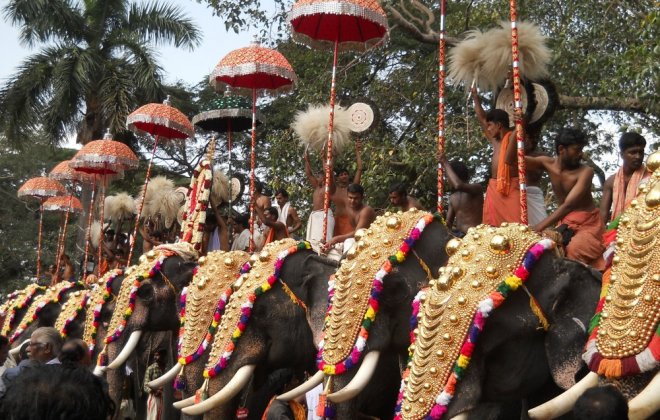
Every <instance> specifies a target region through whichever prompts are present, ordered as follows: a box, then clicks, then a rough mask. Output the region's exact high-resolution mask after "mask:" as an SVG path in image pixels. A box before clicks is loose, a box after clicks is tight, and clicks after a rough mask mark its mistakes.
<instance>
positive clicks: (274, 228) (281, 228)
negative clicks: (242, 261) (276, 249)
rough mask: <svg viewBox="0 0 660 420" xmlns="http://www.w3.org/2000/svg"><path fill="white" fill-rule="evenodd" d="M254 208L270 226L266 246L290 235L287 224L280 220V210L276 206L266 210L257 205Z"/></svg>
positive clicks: (260, 218)
mask: <svg viewBox="0 0 660 420" xmlns="http://www.w3.org/2000/svg"><path fill="white" fill-rule="evenodd" d="M254 210H255V211H256V212H257V215H258V216H259V220H261V223H263V224H264V225H266V226H268V227H269V228H270V229H269V230H268V234H267V235H266V239H265V241H264V246H265V245H268V244H269V243H271V242H275V241H277V240H280V239H284V238H288V237H289V231H288V230H287V228H286V225H285V224H284V223H282V222H280V221H279V220H278V219H279V212H278V211H277V208H276V207H272V206H271V207H268V208H266V211H265V212H264V211H263V210H262V209H261V207H258V206H255V207H254Z"/></svg>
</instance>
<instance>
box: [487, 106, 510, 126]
mask: <svg viewBox="0 0 660 420" xmlns="http://www.w3.org/2000/svg"><path fill="white" fill-rule="evenodd" d="M486 122H492V123H495V124H500V125H502V127H504V128H509V114H507V113H506V111H504V110H503V109H497V108H495V109H491V110H490V111H488V112H487V113H486Z"/></svg>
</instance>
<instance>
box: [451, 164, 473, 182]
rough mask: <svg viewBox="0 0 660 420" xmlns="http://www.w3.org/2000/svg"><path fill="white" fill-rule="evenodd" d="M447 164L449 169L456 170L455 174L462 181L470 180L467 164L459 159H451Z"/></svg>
mask: <svg viewBox="0 0 660 420" xmlns="http://www.w3.org/2000/svg"><path fill="white" fill-rule="evenodd" d="M449 166H451V169H453V170H454V172H456V175H457V176H458V177H459V178H460V179H461V181H463V182H468V181H469V180H470V169H468V167H467V165H466V164H465V163H463V162H461V161H460V160H452V161H451V162H449Z"/></svg>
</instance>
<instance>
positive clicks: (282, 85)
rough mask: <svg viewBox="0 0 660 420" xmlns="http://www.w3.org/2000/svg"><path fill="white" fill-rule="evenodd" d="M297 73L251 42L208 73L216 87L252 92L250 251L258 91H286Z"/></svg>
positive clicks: (291, 85)
mask: <svg viewBox="0 0 660 420" xmlns="http://www.w3.org/2000/svg"><path fill="white" fill-rule="evenodd" d="M296 80H297V77H296V73H295V72H294V71H293V68H292V67H291V64H289V62H288V61H287V59H286V58H284V56H283V55H282V54H280V53H279V52H277V51H275V50H271V49H269V48H264V47H262V46H260V45H259V44H258V43H256V42H254V43H252V45H250V46H249V47H244V48H239V49H237V50H234V51H232V52H230V53H229V54H227V55H226V56H225V57H224V58H223V59H222V60H220V62H219V63H218V65H217V66H215V69H214V70H213V72H212V73H211V75H210V76H209V82H210V83H211V85H212V86H215V88H216V90H218V91H222V90H223V89H224V87H225V86H231V87H233V88H234V89H236V90H237V91H239V92H240V91H243V92H246V91H247V92H251V93H252V142H251V149H250V252H252V251H253V250H254V189H255V173H254V171H255V168H256V163H257V162H256V161H257V155H256V143H257V91H262V92H273V93H274V92H285V91H288V90H291V89H292V88H293V85H294V84H295V83H296Z"/></svg>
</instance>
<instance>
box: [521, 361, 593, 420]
mask: <svg viewBox="0 0 660 420" xmlns="http://www.w3.org/2000/svg"><path fill="white" fill-rule="evenodd" d="M596 385H598V374H597V373H594V372H589V373H588V374H587V376H585V377H584V378H582V379H580V382H578V383H576V384H575V385H573V386H572V387H570V388H569V389H567V390H566V391H564V393H562V394H561V395H558V396H556V397H555V398H553V399H551V400H550V401H548V402H546V403H543V404H541V405H539V406H538V407H534V408H532V409H531V410H529V411H528V412H527V414H529V417H530V418H533V419H554V418H555V417H559V416H561V415H564V414H566V413H568V412H569V411H571V410H572V409H573V406H574V405H575V402H576V401H577V399H578V398H580V395H582V394H583V393H584V391H586V390H587V389H589V388H593V387H595V386H596Z"/></svg>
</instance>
